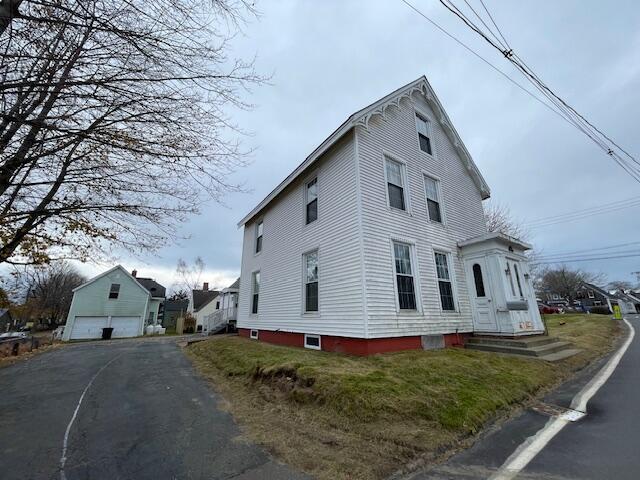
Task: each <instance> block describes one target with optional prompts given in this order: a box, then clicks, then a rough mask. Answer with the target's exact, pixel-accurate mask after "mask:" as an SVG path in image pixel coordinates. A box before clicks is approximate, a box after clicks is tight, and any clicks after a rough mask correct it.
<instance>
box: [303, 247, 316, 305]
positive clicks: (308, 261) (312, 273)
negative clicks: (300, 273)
mask: <svg viewBox="0 0 640 480" xmlns="http://www.w3.org/2000/svg"><path fill="white" fill-rule="evenodd" d="M304 311H305V312H317V311H318V251H317V250H316V251H314V252H309V253H305V254H304Z"/></svg>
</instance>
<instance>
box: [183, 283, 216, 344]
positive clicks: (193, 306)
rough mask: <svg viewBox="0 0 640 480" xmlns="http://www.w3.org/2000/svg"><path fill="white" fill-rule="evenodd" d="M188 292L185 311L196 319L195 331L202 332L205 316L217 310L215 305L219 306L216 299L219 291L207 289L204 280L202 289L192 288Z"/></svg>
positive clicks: (207, 284) (207, 285)
mask: <svg viewBox="0 0 640 480" xmlns="http://www.w3.org/2000/svg"><path fill="white" fill-rule="evenodd" d="M190 293H191V294H190V296H189V306H188V307H187V312H189V313H190V314H191V315H192V316H193V317H194V318H195V319H196V331H197V332H204V331H205V327H206V326H205V322H204V319H205V317H207V316H208V315H210V314H212V313H214V312H215V311H216V310H217V308H216V307H218V308H220V303H219V302H220V300H219V299H218V296H219V294H220V292H219V291H217V290H209V283H208V282H204V283H203V284H202V289H193V290H191V292H190Z"/></svg>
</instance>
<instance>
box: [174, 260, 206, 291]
mask: <svg viewBox="0 0 640 480" xmlns="http://www.w3.org/2000/svg"><path fill="white" fill-rule="evenodd" d="M203 271H204V260H202V257H196V259H195V261H194V262H193V265H189V264H188V263H187V262H186V261H185V260H184V259H182V258H180V259H178V266H177V268H176V276H177V277H178V282H177V283H178V285H179V287H180V288H182V289H184V290H186V291H187V292H189V291H191V290H196V289H198V288H201V287H202V272H203Z"/></svg>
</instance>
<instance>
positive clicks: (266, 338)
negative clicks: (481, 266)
mask: <svg viewBox="0 0 640 480" xmlns="http://www.w3.org/2000/svg"><path fill="white" fill-rule="evenodd" d="M250 333H251V329H249V328H239V329H238V335H240V336H241V337H246V338H250ZM469 336H470V334H468V333H460V334H456V333H447V334H444V335H443V337H444V344H445V346H446V347H458V346H462V345H463V344H464V341H465V340H466V339H467V338H468V337H469ZM258 340H260V341H263V342H267V343H273V344H276V345H287V346H292V347H304V333H293V332H282V331H279V332H274V331H270V330H258ZM321 346H322V350H324V351H325V352H337V353H346V354H350V355H375V354H376V353H385V352H398V351H402V350H420V349H422V341H421V338H420V335H412V336H408V337H387V338H355V337H336V336H333V335H321Z"/></svg>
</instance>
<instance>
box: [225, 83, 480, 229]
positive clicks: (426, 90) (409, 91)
mask: <svg viewBox="0 0 640 480" xmlns="http://www.w3.org/2000/svg"><path fill="white" fill-rule="evenodd" d="M415 92H419V93H421V94H423V95H424V96H425V98H426V100H427V103H428V104H429V106H430V107H431V108H433V110H434V112H435V113H436V117H437V120H438V121H439V123H440V124H441V125H442V127H443V128H444V131H445V132H446V134H447V136H448V137H449V139H450V140H451V143H452V144H453V146H454V148H455V150H456V152H457V153H458V154H459V155H460V157H461V158H462V161H463V162H464V164H465V166H466V167H467V170H468V171H469V173H470V174H471V178H472V179H473V181H474V183H475V184H476V186H477V187H478V189H479V190H480V192H481V194H482V199H483V200H485V199H487V198H489V196H490V189H489V186H488V185H487V182H486V181H485V180H484V178H483V177H482V174H481V173H480V170H479V169H478V167H477V165H476V164H475V162H474V161H473V159H472V158H471V154H470V153H469V151H468V150H467V147H465V145H464V143H463V142H462V139H461V138H460V135H459V134H458V132H457V131H456V129H455V128H454V126H453V123H451V120H450V119H449V116H448V115H447V112H445V110H444V108H443V107H442V104H441V103H440V100H438V97H437V96H436V94H435V92H434V91H433V88H432V87H431V85H430V84H429V81H428V80H427V77H425V76H424V75H423V76H421V77H420V78H418V79H416V80H414V81H413V82H411V83H408V84H407V85H405V86H403V87H400V88H399V89H397V90H395V91H393V92H391V93H390V94H388V95H386V96H384V97H382V98H381V99H379V100H377V101H375V102H373V103H372V104H371V105H369V106H367V107H365V108H363V109H362V110H358V111H357V112H355V113H354V114H352V115H351V116H350V117H349V118H347V119H346V120H345V121H344V123H343V124H342V125H340V126H339V127H338V128H337V129H336V130H335V131H334V132H333V133H332V134H331V135H329V136H328V137H327V138H326V139H325V140H324V141H323V142H322V143H321V144H320V145H319V146H318V147H317V148H316V149H315V150H314V151H313V152H311V154H310V155H309V156H308V157H307V158H306V159H305V160H304V161H303V162H302V163H301V164H300V165H298V167H297V168H296V169H295V170H294V171H293V172H291V173H290V174H289V176H287V178H285V179H284V180H283V181H282V182H280V184H279V185H278V186H277V187H276V188H274V189H273V190H272V191H271V193H269V195H267V196H266V197H265V198H264V199H263V200H262V201H261V202H260V203H259V204H258V205H257V206H256V207H255V208H254V209H253V210H251V211H250V212H249V213H248V214H247V215H246V216H245V217H244V218H243V219H242V220H240V221H239V222H238V227H241V226H243V225H244V224H246V223H247V222H249V221H250V220H251V219H252V218H253V217H255V216H256V215H257V214H258V213H260V211H261V210H263V209H264V208H265V207H266V206H267V205H268V204H269V203H271V201H272V200H273V199H275V198H276V197H277V196H278V195H279V194H280V193H282V191H284V189H285V188H287V187H288V186H289V185H291V183H293V182H294V181H295V180H296V179H297V178H298V177H299V176H300V175H301V174H302V173H303V172H304V171H305V170H306V169H307V168H309V167H310V166H311V165H313V164H314V163H315V162H316V160H318V159H319V158H320V156H322V154H323V153H325V152H326V151H327V150H328V149H329V148H330V147H331V146H332V145H334V144H335V143H336V142H337V141H338V140H340V139H341V138H342V137H343V136H344V135H345V134H346V133H347V132H349V131H350V130H351V129H352V128H354V127H356V126H358V125H362V126H364V127H368V125H369V120H370V119H371V117H372V116H373V115H382V116H384V114H385V110H386V109H387V108H389V107H391V106H396V107H398V106H399V105H400V100H402V99H403V98H411V95H413V93H415Z"/></svg>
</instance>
